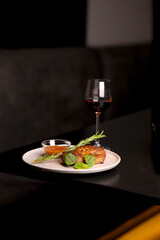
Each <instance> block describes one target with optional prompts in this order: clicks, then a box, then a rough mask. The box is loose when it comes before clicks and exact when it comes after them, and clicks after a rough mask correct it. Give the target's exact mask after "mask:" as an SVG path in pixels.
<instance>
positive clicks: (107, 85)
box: [85, 79, 112, 146]
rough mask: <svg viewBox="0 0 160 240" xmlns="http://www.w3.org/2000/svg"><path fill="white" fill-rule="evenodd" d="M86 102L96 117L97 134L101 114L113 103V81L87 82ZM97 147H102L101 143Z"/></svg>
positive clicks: (91, 80) (96, 80) (96, 144)
mask: <svg viewBox="0 0 160 240" xmlns="http://www.w3.org/2000/svg"><path fill="white" fill-rule="evenodd" d="M85 102H86V104H87V106H88V108H89V109H90V110H91V111H94V112H95V115H96V133H97V132H99V130H100V115H101V112H104V111H105V110H107V109H108V108H109V107H110V105H111V102H112V94H111V81H110V80H109V79H89V80H88V82H87V87H86V93H85ZM95 146H101V145H100V143H99V141H96V142H95Z"/></svg>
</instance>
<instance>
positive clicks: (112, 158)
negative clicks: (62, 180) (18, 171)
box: [22, 148, 121, 174]
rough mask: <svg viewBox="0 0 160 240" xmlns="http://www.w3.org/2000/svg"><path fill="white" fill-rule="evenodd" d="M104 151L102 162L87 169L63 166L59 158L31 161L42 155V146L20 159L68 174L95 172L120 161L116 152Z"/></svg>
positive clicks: (115, 164) (106, 168)
mask: <svg viewBox="0 0 160 240" xmlns="http://www.w3.org/2000/svg"><path fill="white" fill-rule="evenodd" d="M105 151H106V159H105V160H104V163H100V164H95V165H94V166H93V167H91V168H89V169H75V168H74V167H73V166H69V167H68V166H64V165H63V164H62V160H61V159H51V160H48V161H46V162H41V163H33V161H34V160H35V159H36V158H38V157H40V156H41V155H43V154H44V153H45V151H44V150H43V148H36V149H33V150H31V151H29V152H26V153H25V154H24V155H23V156H22V159H23V161H24V162H26V163H27V164H29V165H32V166H34V167H37V168H40V169H42V170H49V171H53V172H58V173H70V174H85V173H96V172H103V171H107V170H110V169H112V168H115V167H116V166H117V165H118V164H119V163H120V161H121V158H120V156H119V155H118V154H116V153H114V152H112V151H109V150H105Z"/></svg>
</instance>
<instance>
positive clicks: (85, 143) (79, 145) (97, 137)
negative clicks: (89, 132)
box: [65, 131, 106, 152]
mask: <svg viewBox="0 0 160 240" xmlns="http://www.w3.org/2000/svg"><path fill="white" fill-rule="evenodd" d="M98 133H99V132H97V133H96V134H94V135H93V136H91V137H89V138H86V139H85V140H81V141H80V142H79V143H78V144H77V145H75V146H73V147H70V148H68V149H67V150H65V152H68V151H72V150H75V149H77V148H78V147H82V146H84V145H87V144H90V143H91V142H93V141H95V140H97V139H99V138H104V137H106V135H104V134H103V133H104V131H102V132H101V133H100V134H98Z"/></svg>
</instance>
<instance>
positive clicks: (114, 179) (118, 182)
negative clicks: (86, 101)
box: [0, 110, 160, 206]
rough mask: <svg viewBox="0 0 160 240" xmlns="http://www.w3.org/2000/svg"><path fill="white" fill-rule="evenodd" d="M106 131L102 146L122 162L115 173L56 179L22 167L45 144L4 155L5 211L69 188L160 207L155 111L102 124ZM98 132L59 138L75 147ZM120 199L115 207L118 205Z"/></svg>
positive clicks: (0, 179) (0, 202)
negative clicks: (30, 198)
mask: <svg viewBox="0 0 160 240" xmlns="http://www.w3.org/2000/svg"><path fill="white" fill-rule="evenodd" d="M101 129H103V130H104V131H105V134H106V135H107V137H106V138H105V139H103V140H101V143H102V145H104V146H107V147H109V148H110V149H111V150H112V151H113V152H116V153H117V154H119V155H120V156H121V162H120V164H119V165H118V166H117V167H116V168H114V169H112V170H110V171H105V172H102V173H96V174H87V175H68V174H56V173H54V172H47V171H41V170H39V169H37V168H34V167H31V166H29V165H27V164H26V163H24V162H23V161H22V155H23V154H24V153H25V152H27V151H29V150H31V149H34V148H37V147H40V142H38V143H34V144H31V145H28V146H23V147H20V148H17V149H14V150H10V151H8V152H4V153H0V206H7V205H10V204H13V203H15V202H16V201H19V200H20V199H25V198H26V197H28V196H30V195H34V194H35V193H38V194H39V193H40V192H41V191H42V192H45V193H46V189H50V190H51V189H54V190H55V191H59V190H57V189H61V191H63V190H64V189H66V188H68V187H70V189H72V190H73V189H77V188H78V189H81V190H80V191H82V192H83V189H85V190H86V189H89V190H90V191H91V189H92V192H90V193H91V194H92V197H94V196H95V194H97V193H99V194H102V195H101V196H103V198H105V196H109V193H110V192H112V193H113V192H114V193H115V192H116V195H115V196H116V197H117V198H118V199H121V196H122V195H123V196H125V199H127V197H128V196H129V195H130V196H132V199H133V196H134V200H135V201H136V199H138V200H137V201H139V200H140V199H143V203H144V202H146V201H148V202H150V203H156V204H160V174H159V173H157V172H156V171H155V168H154V166H153V158H152V154H151V143H152V116H151V111H150V110H144V111H142V112H138V113H134V114H131V115H127V116H123V117H120V118H117V119H113V120H110V121H106V122H103V123H101ZM94 130H95V126H91V127H88V128H85V129H83V130H77V131H74V132H72V133H68V134H64V135H61V136H58V137H59V138H64V139H68V140H71V141H72V144H76V143H78V141H79V140H81V139H84V138H86V137H89V136H91V135H93V134H94ZM68 189H69V188H68ZM72 190H70V191H72ZM85 190H84V191H85ZM95 190H96V191H95ZM65 191H66V190H65ZM72 192H73V191H72ZM82 192H81V193H82ZM105 194H106V195H105ZM135 196H136V197H137V196H138V198H135ZM118 199H116V203H115V202H114V203H115V205H117V204H118V203H119V200H118ZM129 200H130V198H129ZM111 201H112V200H111Z"/></svg>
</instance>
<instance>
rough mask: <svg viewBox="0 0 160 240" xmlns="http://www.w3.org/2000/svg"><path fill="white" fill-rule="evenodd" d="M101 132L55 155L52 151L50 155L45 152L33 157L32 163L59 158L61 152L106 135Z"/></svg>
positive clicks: (71, 149)
mask: <svg viewBox="0 0 160 240" xmlns="http://www.w3.org/2000/svg"><path fill="white" fill-rule="evenodd" d="M103 133H104V131H102V132H101V133H100V134H99V132H97V133H96V134H94V135H93V136H91V137H89V138H86V139H84V140H81V141H80V142H79V143H78V144H77V145H75V146H72V147H69V148H67V149H66V150H65V151H62V152H60V153H58V154H56V155H55V153H53V154H52V155H48V154H45V155H43V156H40V157H38V158H37V159H35V160H34V162H33V163H39V162H43V161H48V160H50V159H56V158H59V157H60V156H61V155H62V153H63V152H69V151H73V150H75V149H77V148H78V147H82V146H84V145H87V144H90V143H91V142H93V141H95V140H97V139H99V138H104V137H106V135H104V134H103Z"/></svg>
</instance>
